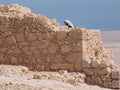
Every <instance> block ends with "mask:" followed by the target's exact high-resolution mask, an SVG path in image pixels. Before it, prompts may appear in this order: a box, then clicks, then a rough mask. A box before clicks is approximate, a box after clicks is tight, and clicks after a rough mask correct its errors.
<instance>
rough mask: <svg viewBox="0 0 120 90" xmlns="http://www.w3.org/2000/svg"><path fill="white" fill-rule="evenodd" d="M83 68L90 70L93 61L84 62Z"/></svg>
mask: <svg viewBox="0 0 120 90" xmlns="http://www.w3.org/2000/svg"><path fill="white" fill-rule="evenodd" d="M82 67H83V68H90V67H91V60H90V59H86V60H83V61H82Z"/></svg>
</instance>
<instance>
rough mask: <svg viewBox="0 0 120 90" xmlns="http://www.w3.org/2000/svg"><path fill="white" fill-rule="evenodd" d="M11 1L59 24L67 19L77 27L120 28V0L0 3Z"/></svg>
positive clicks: (16, 1)
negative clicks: (54, 19)
mask: <svg viewBox="0 0 120 90" xmlns="http://www.w3.org/2000/svg"><path fill="white" fill-rule="evenodd" d="M12 3H18V4H20V5H23V6H27V7H29V8H31V10H32V11H33V12H34V13H41V14H44V15H45V16H47V17H48V18H56V19H57V21H58V22H59V23H60V24H61V25H63V21H64V20H65V19H69V20H70V21H71V22H72V23H73V24H74V25H75V26H79V27H86V28H93V29H94V28H95V29H96V28H98V29H101V30H120V0H0V4H5V5H7V4H12Z"/></svg>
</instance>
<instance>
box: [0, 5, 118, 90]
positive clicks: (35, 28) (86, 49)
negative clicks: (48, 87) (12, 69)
mask: <svg viewBox="0 0 120 90" xmlns="http://www.w3.org/2000/svg"><path fill="white" fill-rule="evenodd" d="M0 63H1V64H12V65H24V66H27V67H28V68H29V69H30V70H39V71H44V70H61V69H63V70H68V71H83V72H84V73H85V74H86V82H88V83H95V84H98V85H101V86H104V87H109V88H120V87H119V76H120V74H119V71H118V68H117V67H116V66H115V64H114V61H113V56H112V53H111V52H110V51H109V50H107V49H105V48H104V46H103V43H102V40H101V34H100V31H93V30H87V29H81V28H78V29H77V28H76V29H68V28H61V27H60V26H59V23H57V21H56V20H55V19H48V18H46V17H45V16H44V15H40V14H38V15H36V14H33V13H31V10H30V9H28V8H26V7H21V6H19V5H16V4H15V5H10V6H0Z"/></svg>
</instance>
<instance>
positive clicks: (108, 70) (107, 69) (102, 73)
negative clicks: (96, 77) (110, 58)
mask: <svg viewBox="0 0 120 90" xmlns="http://www.w3.org/2000/svg"><path fill="white" fill-rule="evenodd" d="M97 73H98V74H100V75H105V74H110V73H111V69H110V67H106V68H101V69H98V70H97Z"/></svg>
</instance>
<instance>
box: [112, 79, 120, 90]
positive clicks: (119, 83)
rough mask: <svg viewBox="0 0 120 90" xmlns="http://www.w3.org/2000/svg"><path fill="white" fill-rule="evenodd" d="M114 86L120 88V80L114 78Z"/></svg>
mask: <svg viewBox="0 0 120 90" xmlns="http://www.w3.org/2000/svg"><path fill="white" fill-rule="evenodd" d="M112 88H113V89H119V88H120V80H113V81H112Z"/></svg>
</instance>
